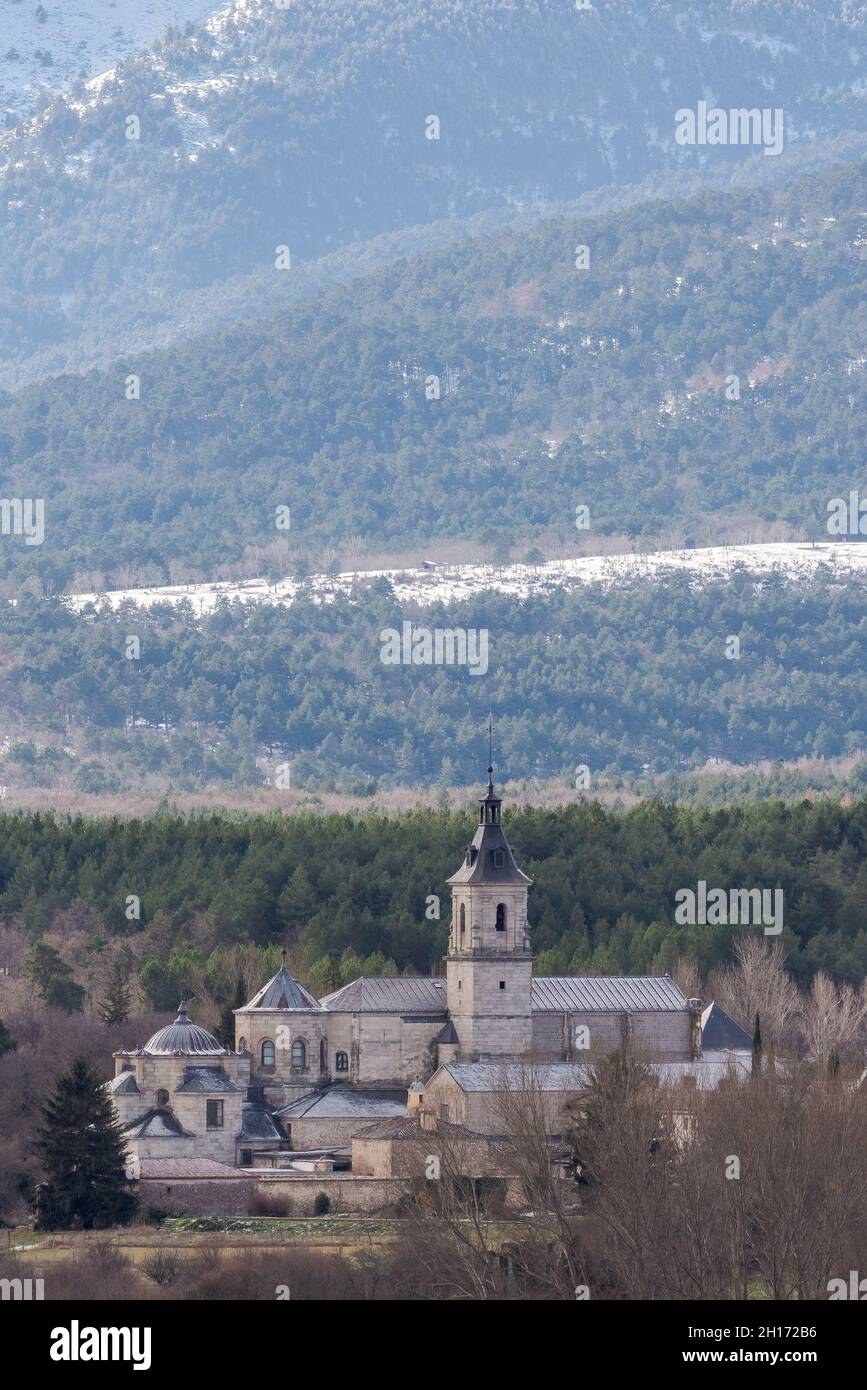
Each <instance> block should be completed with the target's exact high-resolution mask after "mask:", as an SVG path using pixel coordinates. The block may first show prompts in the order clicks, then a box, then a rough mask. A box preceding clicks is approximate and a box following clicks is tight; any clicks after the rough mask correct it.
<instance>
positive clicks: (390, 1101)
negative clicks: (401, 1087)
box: [274, 1086, 406, 1120]
mask: <svg viewBox="0 0 867 1390" xmlns="http://www.w3.org/2000/svg"><path fill="white" fill-rule="evenodd" d="M274 1113H275V1115H276V1116H277V1118H278V1119H280V1120H293V1119H294V1120H300V1119H316V1120H320V1119H323V1120H326V1119H327V1120H363V1119H364V1118H365V1117H369V1118H370V1119H371V1120H376V1119H379V1118H383V1119H385V1118H388V1117H390V1116H392V1115H405V1114H406V1091H351V1090H349V1089H346V1090H344V1089H343V1087H342V1086H335V1087H332V1088H331V1089H329V1090H327V1091H311V1093H310V1094H309V1095H306V1096H301V1097H300V1099H299V1100H293V1101H290V1103H289V1104H288V1105H284V1106H283V1108H282V1109H281V1110H275V1112H274Z"/></svg>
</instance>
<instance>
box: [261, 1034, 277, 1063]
mask: <svg viewBox="0 0 867 1390" xmlns="http://www.w3.org/2000/svg"><path fill="white" fill-rule="evenodd" d="M276 1062H277V1054H276V1052H275V1050H274V1044H273V1043H272V1042H271V1039H270V1038H266V1039H265V1041H264V1042H263V1044H262V1069H263V1071H273V1070H274V1067H275V1066H276Z"/></svg>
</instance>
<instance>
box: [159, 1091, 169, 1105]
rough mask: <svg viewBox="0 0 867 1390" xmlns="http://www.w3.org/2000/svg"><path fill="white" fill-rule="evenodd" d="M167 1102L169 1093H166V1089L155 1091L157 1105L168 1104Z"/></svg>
mask: <svg viewBox="0 0 867 1390" xmlns="http://www.w3.org/2000/svg"><path fill="white" fill-rule="evenodd" d="M168 1103H169V1093H168V1091H157V1105H168Z"/></svg>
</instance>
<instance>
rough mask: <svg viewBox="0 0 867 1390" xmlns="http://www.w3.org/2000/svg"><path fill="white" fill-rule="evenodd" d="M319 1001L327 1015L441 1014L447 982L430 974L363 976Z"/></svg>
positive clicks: (444, 1003) (443, 1007)
mask: <svg viewBox="0 0 867 1390" xmlns="http://www.w3.org/2000/svg"><path fill="white" fill-rule="evenodd" d="M321 1002H322V1007H323V1009H327V1010H328V1012H329V1013H347V1014H371V1013H374V1014H380V1013H381V1014H414V1013H423V1014H440V1013H442V1014H444V1013H445V1011H446V982H445V980H443V979H435V978H434V977H433V976H430V975H412V976H402V975H384V976H375V977H371V978H370V979H368V978H367V977H365V976H362V977H361V978H360V979H358V980H353V981H352V983H351V984H348V985H344V986H343V988H342V989H338V990H335V991H334V993H333V994H327V995H326V996H325V998H324V999H323V1000H322V1001H321Z"/></svg>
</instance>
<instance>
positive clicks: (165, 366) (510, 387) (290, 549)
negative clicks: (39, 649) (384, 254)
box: [0, 162, 867, 594]
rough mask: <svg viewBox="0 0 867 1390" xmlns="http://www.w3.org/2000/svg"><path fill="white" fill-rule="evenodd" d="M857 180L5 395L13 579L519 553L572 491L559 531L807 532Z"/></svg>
mask: <svg viewBox="0 0 867 1390" xmlns="http://www.w3.org/2000/svg"><path fill="white" fill-rule="evenodd" d="M865 174H867V164H865V163H863V162H862V163H860V164H858V165H850V166H843V167H838V168H832V169H831V170H828V171H826V172H825V173H824V174H823V175H822V176H821V177H818V176H817V177H814V178H810V179H805V180H801V181H798V182H796V183H795V184H794V185H792V186H791V187H789V188H786V189H782V190H775V191H767V190H756V191H752V192H743V193H741V194H739V195H738V196H737V197H734V196H730V195H729V196H726V195H722V194H716V193H714V194H706V195H703V196H701V197H698V198H695V199H692V200H690V201H688V202H686V203H683V204H675V205H670V204H665V203H659V204H651V205H647V206H643V207H641V208H637V209H633V210H631V211H629V212H627V213H624V214H622V215H617V216H615V215H613V214H609V215H606V216H602V217H599V218H597V219H588V220H587V221H586V222H584V223H582V224H581V225H580V226H579V225H576V224H575V223H574V222H572V221H571V220H567V221H564V220H562V219H553V220H549V221H545V222H543V223H541V224H539V225H538V226H536V227H535V228H533V229H527V230H526V231H525V232H523V233H521V234H518V233H515V232H505V233H500V234H498V235H496V236H492V237H486V238H479V239H475V240H473V241H471V242H469V243H464V244H462V245H459V246H456V247H453V248H451V249H450V250H448V251H445V252H439V253H434V254H432V255H430V256H427V257H423V258H417V259H414V260H408V261H402V262H400V263H398V264H396V265H394V266H392V267H389V268H388V269H386V270H382V271H379V272H377V273H375V274H373V275H371V276H369V277H366V278H364V279H363V280H361V281H358V282H357V283H355V284H354V285H352V286H351V287H349V288H344V289H340V290H333V291H331V292H330V293H325V294H323V295H322V296H320V297H319V298H318V299H317V300H316V301H314V302H310V303H309V304H306V305H302V306H296V307H295V308H293V309H292V310H291V311H287V312H285V313H281V314H279V315H278V316H276V317H272V318H271V319H270V320H268V321H267V322H263V323H261V324H257V325H256V326H255V327H250V328H247V329H239V330H237V331H233V332H232V333H229V334H224V335H221V336H218V337H216V338H206V339H202V340H198V341H193V342H191V343H189V344H185V345H184V346H183V347H179V348H176V349H173V350H167V351H164V352H161V353H156V354H151V355H149V356H146V357H141V358H129V359H126V360H125V361H124V362H122V363H118V364H116V366H115V367H114V368H113V369H112V370H110V371H103V372H93V373H89V374H88V375H86V376H85V377H83V378H73V377H65V378H60V379H58V380H56V381H54V382H51V383H47V384H44V385H42V386H39V387H32V388H29V389H28V390H26V391H24V392H23V393H21V394H20V395H17V396H7V397H5V398H4V399H3V401H2V402H0V451H2V454H3V456H4V458H5V460H6V479H7V482H6V486H7V488H9V490H10V491H15V492H16V493H17V494H18V495H20V496H25V497H28V496H29V497H44V498H45V499H46V502H45V505H46V527H45V543H44V544H42V545H38V546H32V545H29V544H27V543H26V541H25V540H24V538H23V537H22V538H18V539H15V538H10V539H9V540H7V542H6V543H5V544H4V546H3V547H2V551H0V564H2V566H3V567H4V570H5V573H6V574H7V575H9V576H13V577H14V582H13V585H12V587H11V588H9V589H7V592H8V593H11V594H14V593H16V592H17V587H18V584H20V582H22V581H23V580H25V579H27V578H28V577H30V576H36V577H37V578H38V579H39V581H40V583H41V584H42V585H43V586H44V587H45V590H46V592H49V593H51V592H58V591H62V590H63V589H65V588H66V587H67V586H68V585H70V584H71V585H72V586H73V587H77V588H79V589H83V590H94V589H99V588H101V587H103V585H105V586H107V587H109V588H111V587H126V586H128V585H130V584H136V583H144V582H151V583H153V582H167V581H168V580H169V579H172V580H174V581H177V580H178V579H185V578H208V577H212V576H213V574H214V572H215V570H216V567H217V566H223V567H224V568H223V572H225V567H226V566H229V567H231V565H232V563H233V562H234V564H235V566H236V572H240V573H247V574H256V573H262V572H264V571H265V570H266V569H269V570H275V571H276V573H278V574H279V573H281V572H282V573H286V572H290V571H293V568H294V567H295V566H296V565H297V563H298V561H299V559H300V558H302V557H307V558H311V557H312V558H314V559H315V560H316V561H317V562H318V563H319V564H320V566H321V567H323V568H324V565H325V560H326V558H330V559H332V560H333V558H334V553H335V552H334V548H335V547H336V548H337V557H338V560H339V559H340V548H341V547H343V548H345V549H346V548H348V550H349V552H350V553H357V552H358V551H359V549H361V550H364V549H365V548H366V549H368V550H370V549H380V550H381V549H382V548H383V547H385V546H401V545H403V546H406V545H424V546H430V545H432V544H433V543H435V541H436V540H437V539H438V538H448V539H450V540H453V539H455V538H458V537H467V538H471V539H475V540H477V541H483V542H485V543H486V544H490V545H491V546H492V547H493V546H497V547H498V548H499V550H500V551H501V553H511V555H512V556H513V557H514V558H522V555H523V552H524V551H525V550H526V548H527V547H528V546H529V545H531V544H532V543H533V542H534V540H535V539H536V538H537V537H538V536H540V535H542V534H544V533H551V532H554V533H555V534H559V535H560V536H561V537H569V536H571V537H572V539H573V540H575V538H576V532H575V519H576V507H577V506H579V505H584V506H587V507H588V508H589V533H588V532H582V533H581V535H580V538H582V539H583V538H584V537H585V536H586V535H587V534H590V535H596V536H599V535H603V534H606V533H616V534H623V533H628V534H631V535H644V536H658V535H659V534H660V532H665V534H666V535H667V537H669V538H673V539H674V540H675V541H678V540H679V541H680V542H684V541H685V542H686V543H696V542H700V541H707V540H718V539H720V538H725V536H726V534H727V533H728V534H732V535H734V536H735V537H740V536H742V534H743V529H744V527H745V526H748V525H750V524H756V525H762V524H766V523H769V522H774V521H776V522H781V523H783V527H784V529H785V527H786V526H788V527H789V528H790V529H791V530H792V531H793V532H794V533H799V532H800V533H803V532H804V530H805V529H806V531H807V533H808V534H812V535H821V534H827V532H826V530H825V528H826V523H827V502H828V500H829V498H831V497H834V496H838V495H842V496H848V493H849V491H850V489H851V488H853V487H856V486H857V485H858V484H859V482H860V481H861V467H862V448H861V444H862V440H861V421H862V419H863V415H864V394H865V386H867V372H865V367H864V355H863V343H864V338H865V310H864V303H865V289H867V285H865V273H867V221H865V214H864V209H865V207H867V188H865ZM579 244H583V245H587V246H588V248H589V254H590V265H589V268H588V269H586V270H584V269H577V268H576V254H575V251H576V246H577V245H579ZM130 374H133V375H134V376H135V377H136V378H137V379H138V383H139V386H138V389H139V392H140V398H139V399H127V393H126V383H127V380H128V377H129V375H130ZM434 377H436V378H437V381H438V383H439V385H438V387H437V386H435V385H434V386H432V385H431V381H432V378H434ZM734 378H737V382H736V384H733V380H734ZM437 391H438V393H439V394H438V397H437V395H436V392H437ZM279 506H283V507H286V506H288V507H289V508H290V511H291V527H290V528H289V529H288V530H285V529H284V530H278V529H276V525H275V518H276V516H277V510H276V509H277V508H278V507H279ZM329 547H331V548H332V550H331V555H330V557H327V556H325V554H324V552H325V551H326V550H327V549H328V548H329ZM38 591H39V590H38V589H37V592H38Z"/></svg>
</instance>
